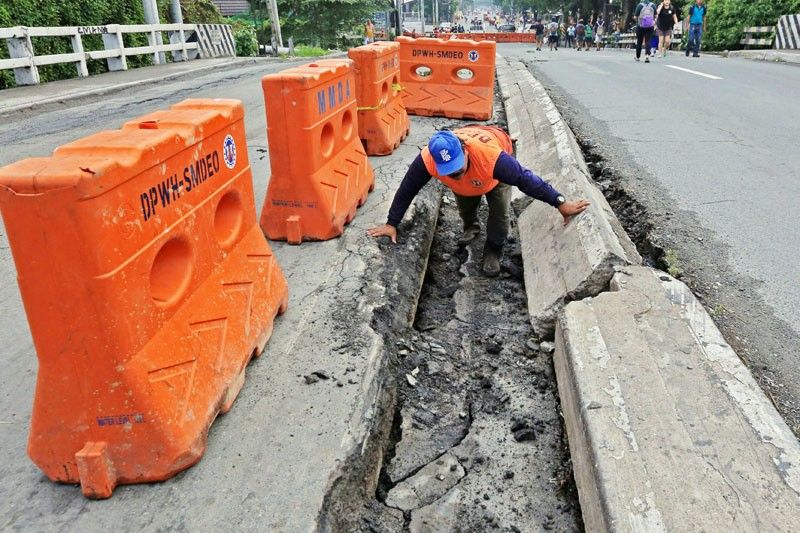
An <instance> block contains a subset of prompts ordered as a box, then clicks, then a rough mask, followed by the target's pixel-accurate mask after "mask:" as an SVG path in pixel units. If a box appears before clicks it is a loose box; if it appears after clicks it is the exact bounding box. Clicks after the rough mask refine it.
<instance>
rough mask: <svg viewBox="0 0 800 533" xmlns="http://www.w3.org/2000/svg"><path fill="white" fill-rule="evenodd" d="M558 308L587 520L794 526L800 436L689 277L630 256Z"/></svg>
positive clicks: (591, 525) (560, 372)
mask: <svg viewBox="0 0 800 533" xmlns="http://www.w3.org/2000/svg"><path fill="white" fill-rule="evenodd" d="M611 291H612V292H608V293H604V294H601V295H600V296H598V297H596V298H589V299H586V300H583V301H581V302H572V303H570V304H568V305H567V306H566V308H565V309H564V310H563V311H562V313H561V314H560V316H559V321H558V328H557V331H556V352H555V355H554V363H555V369H556V377H557V380H558V388H559V393H560V396H561V404H562V407H563V411H564V420H565V424H566V426H567V433H568V435H569V444H570V451H571V454H572V460H573V467H574V473H575V481H576V484H577V486H578V493H579V496H580V502H581V510H582V513H583V519H584V524H585V526H586V531H598V532H600V531H734V530H736V531H790V530H792V529H793V528H794V527H796V524H797V522H798V520H800V466H798V465H800V443H798V441H797V440H796V439H795V437H794V434H793V433H792V432H791V430H790V429H789V427H788V425H786V423H785V422H784V421H783V419H782V418H781V416H780V415H779V414H778V412H777V410H776V409H775V407H774V406H773V405H772V403H770V401H769V400H768V399H767V397H766V396H765V395H764V393H763V392H762V391H761V389H760V388H759V386H758V384H757V383H756V382H755V380H754V379H753V377H752V375H751V374H750V372H749V371H748V370H747V367H745V366H744V364H742V362H741V361H740V360H739V358H738V356H737V355H736V353H735V352H734V351H733V349H732V348H731V347H730V346H728V345H727V344H726V343H725V341H724V339H723V338H722V335H721V334H720V332H719V330H718V329H717V328H716V326H715V325H714V322H713V321H712V320H711V317H710V316H709V315H708V313H707V312H706V311H705V309H704V308H703V306H702V305H701V304H700V303H699V302H698V301H697V300H696V299H695V297H694V295H693V294H692V293H691V291H690V290H689V288H688V287H687V286H686V285H684V284H683V283H681V282H679V281H677V280H675V279H674V278H671V277H670V276H667V275H666V274H664V273H662V272H658V271H655V270H653V269H650V268H646V267H626V268H622V269H620V271H619V272H618V273H617V274H616V275H615V276H614V278H613V280H612V282H611Z"/></svg>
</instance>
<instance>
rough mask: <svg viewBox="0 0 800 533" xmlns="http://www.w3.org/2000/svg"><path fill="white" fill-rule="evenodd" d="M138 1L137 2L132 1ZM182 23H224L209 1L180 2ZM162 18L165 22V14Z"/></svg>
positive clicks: (183, 0) (188, 0) (192, 0)
mask: <svg viewBox="0 0 800 533" xmlns="http://www.w3.org/2000/svg"><path fill="white" fill-rule="evenodd" d="M133 1H138V0H133ZM181 10H182V11H183V21H184V22H185V23H186V24H222V23H223V22H225V21H224V20H223V16H222V15H221V14H220V12H219V9H217V6H215V5H214V4H213V3H212V2H211V0H181ZM162 18H163V19H164V20H167V18H166V13H164V14H163V16H162Z"/></svg>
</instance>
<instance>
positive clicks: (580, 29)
mask: <svg viewBox="0 0 800 533" xmlns="http://www.w3.org/2000/svg"><path fill="white" fill-rule="evenodd" d="M585 38H586V24H584V23H583V19H580V20H579V21H578V24H577V26H575V49H576V50H577V51H578V52H580V51H581V50H582V49H583V41H584V39H585Z"/></svg>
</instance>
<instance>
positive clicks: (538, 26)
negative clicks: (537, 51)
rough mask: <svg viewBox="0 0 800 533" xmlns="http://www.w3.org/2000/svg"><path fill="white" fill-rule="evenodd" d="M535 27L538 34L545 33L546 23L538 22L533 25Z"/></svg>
mask: <svg viewBox="0 0 800 533" xmlns="http://www.w3.org/2000/svg"><path fill="white" fill-rule="evenodd" d="M533 29H534V31H535V32H536V35H542V34H543V33H544V24H542V23H541V22H538V23H536V24H534V25H533Z"/></svg>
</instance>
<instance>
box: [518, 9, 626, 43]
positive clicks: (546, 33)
mask: <svg viewBox="0 0 800 533" xmlns="http://www.w3.org/2000/svg"><path fill="white" fill-rule="evenodd" d="M617 26H618V22H616V21H615V22H613V23H612V24H611V30H612V31H614V32H616V31H617ZM531 31H533V32H534V33H535V34H536V43H537V44H536V49H537V50H541V49H542V44H543V43H545V42H546V43H547V44H548V46H549V47H550V50H558V47H559V46H564V47H566V48H575V49H576V50H578V51H581V50H591V49H592V48H595V49H596V50H600V49H601V48H603V47H604V46H605V41H606V37H607V35H608V31H609V27H608V25H607V23H606V21H605V19H604V18H603V16H602V15H599V16H596V17H595V16H592V17H591V18H590V19H589V22H586V21H585V20H584V19H579V20H578V21H575V20H574V19H572V17H570V19H569V21H568V22H567V23H564V22H562V23H559V22H558V20H557V19H556V18H555V17H553V18H552V19H551V20H550V22H549V23H547V25H545V24H544V23H543V22H542V20H541V19H538V20H536V21H534V22H533V24H532V25H531Z"/></svg>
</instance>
